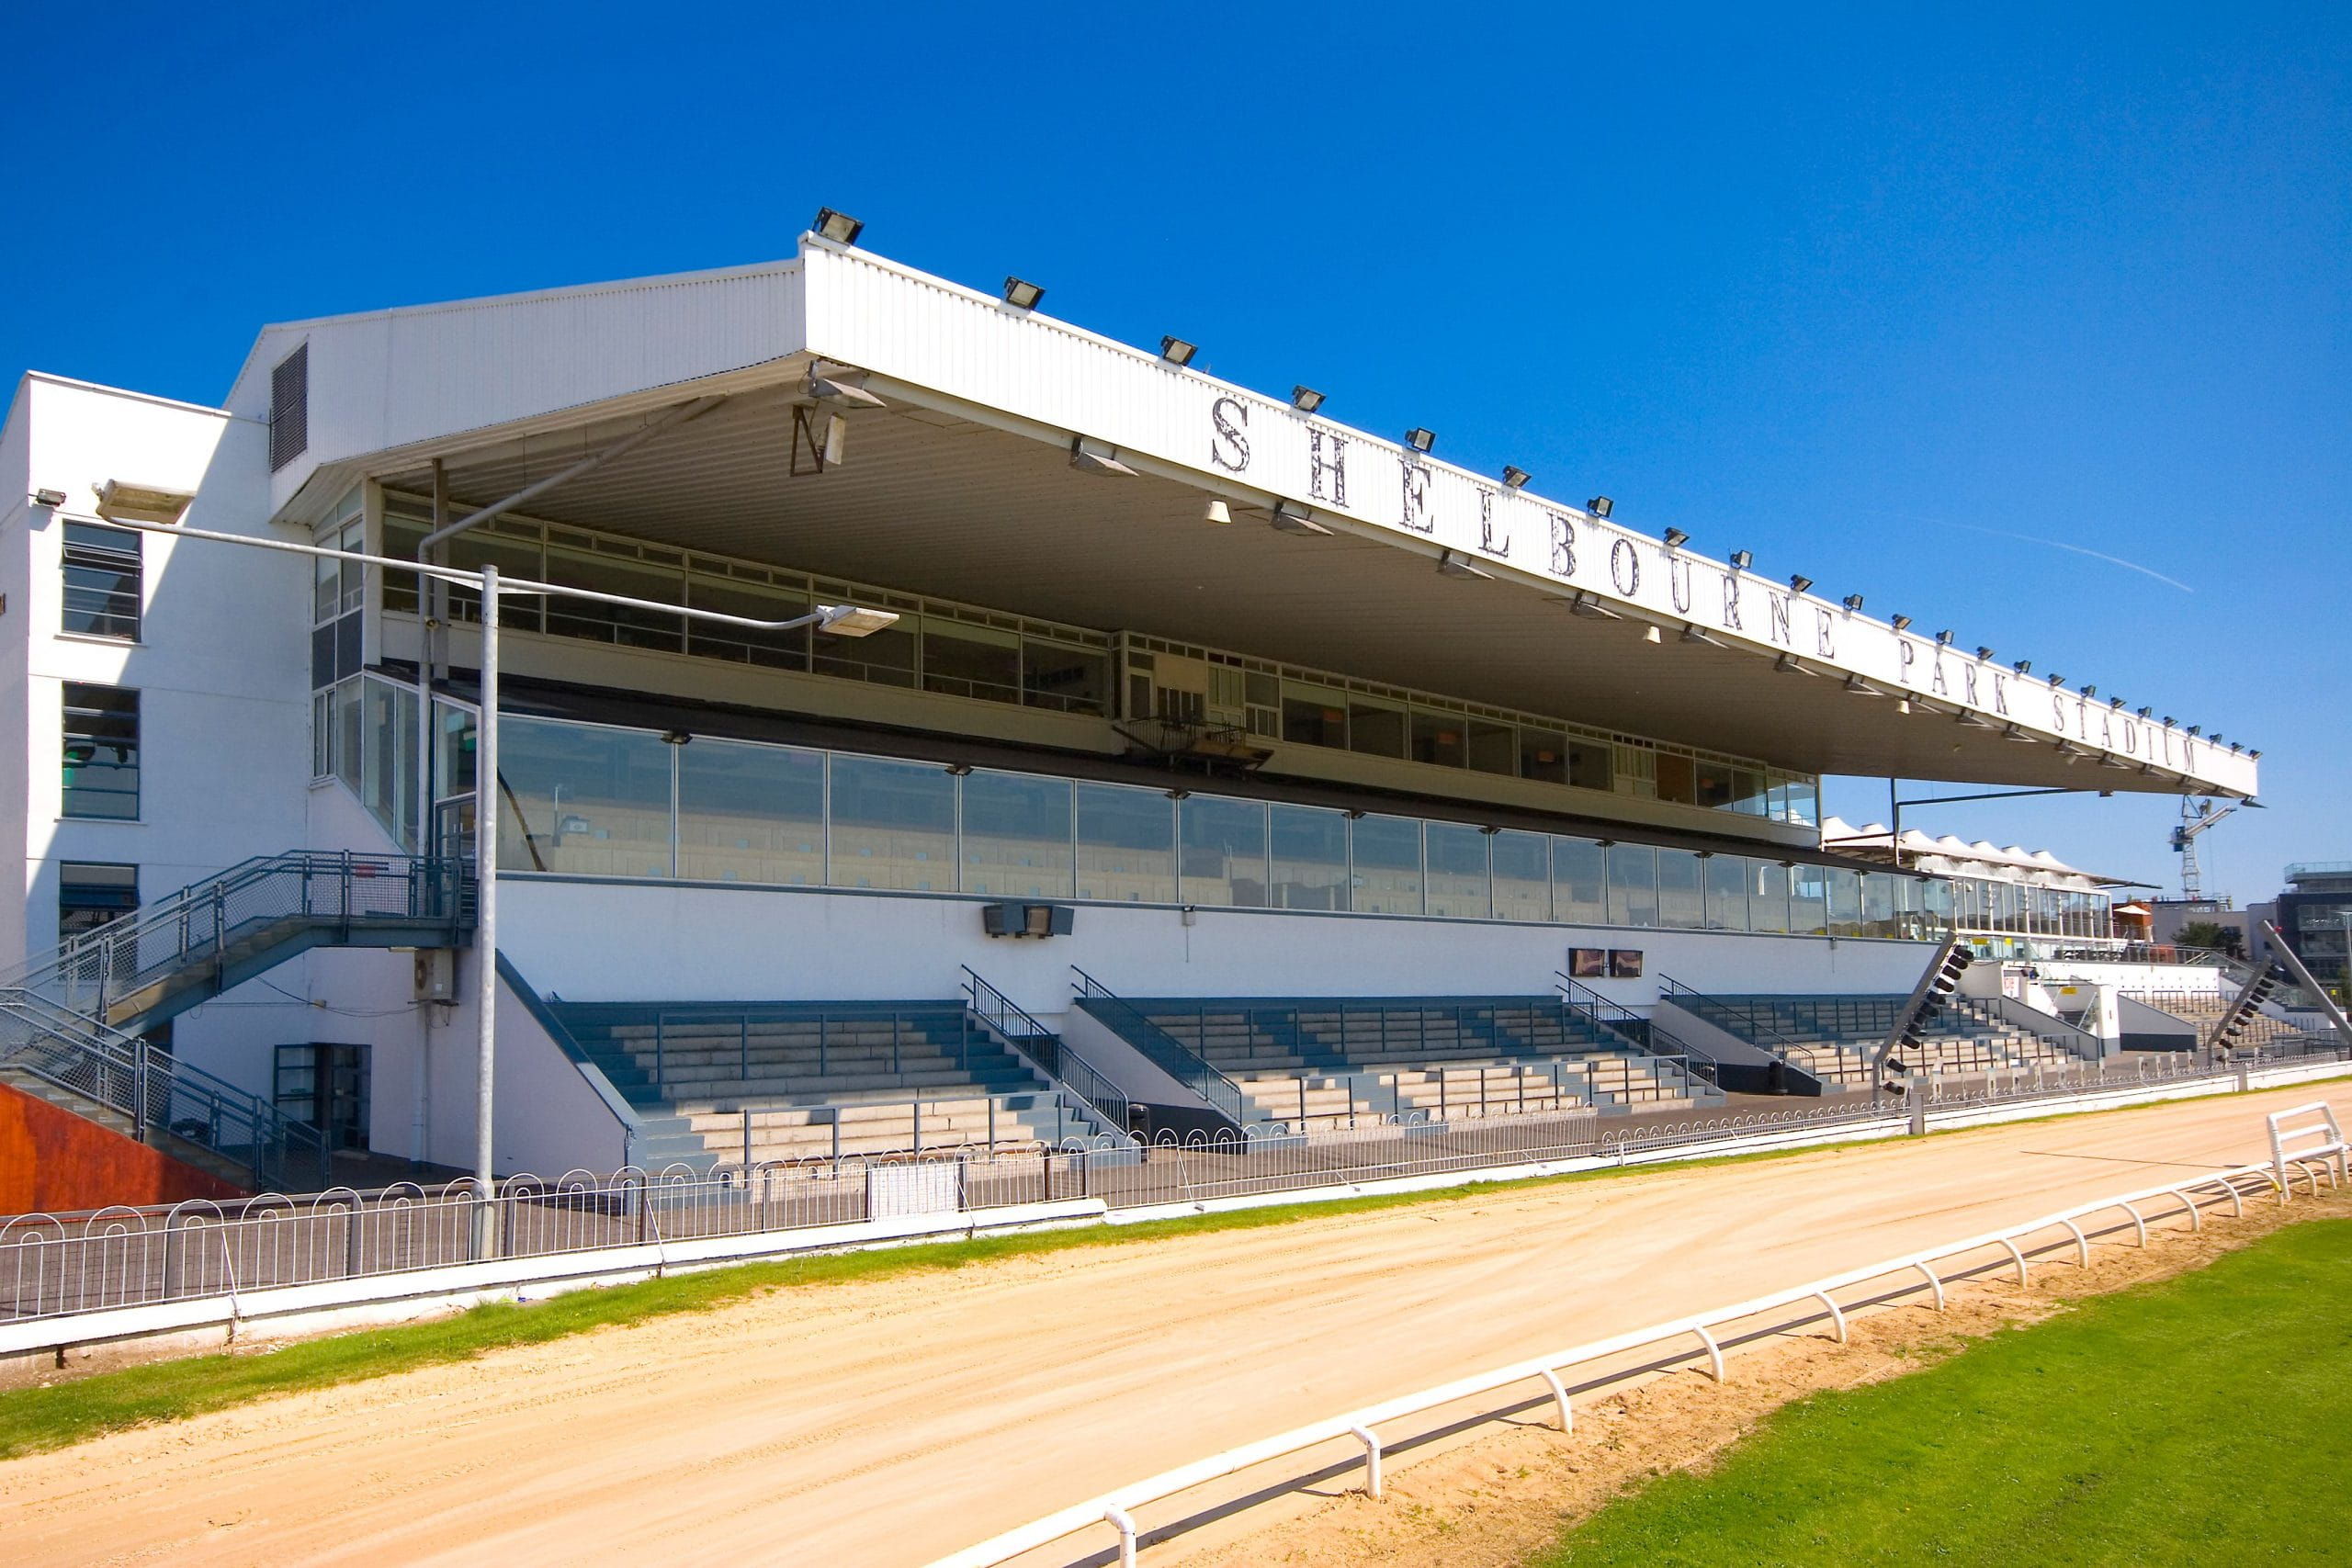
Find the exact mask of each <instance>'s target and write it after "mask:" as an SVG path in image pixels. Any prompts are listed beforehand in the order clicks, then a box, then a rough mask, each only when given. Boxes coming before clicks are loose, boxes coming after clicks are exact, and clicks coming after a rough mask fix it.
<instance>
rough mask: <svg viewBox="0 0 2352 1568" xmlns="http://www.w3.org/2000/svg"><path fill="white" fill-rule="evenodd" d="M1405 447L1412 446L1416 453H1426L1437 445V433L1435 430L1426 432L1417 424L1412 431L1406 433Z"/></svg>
mask: <svg viewBox="0 0 2352 1568" xmlns="http://www.w3.org/2000/svg"><path fill="white" fill-rule="evenodd" d="M1405 445H1406V446H1410V447H1411V448H1412V449H1413V450H1414V451H1416V452H1426V451H1428V450H1429V449H1430V447H1432V446H1436V445H1437V432H1436V431H1434V430H1424V429H1423V428H1422V427H1421V426H1419V425H1418V424H1417V425H1415V426H1413V428H1412V429H1410V430H1408V431H1407V432H1405Z"/></svg>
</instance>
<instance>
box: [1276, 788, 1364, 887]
mask: <svg viewBox="0 0 2352 1568" xmlns="http://www.w3.org/2000/svg"><path fill="white" fill-rule="evenodd" d="M1272 845H1273V860H1274V874H1273V888H1272V898H1271V899H1270V902H1271V903H1272V906H1273V907H1274V908H1277V909H1344V908H1347V907H1348V818H1347V813H1345V812H1343V811H1326V810H1324V809H1322V808H1321V807H1313V806H1277V807H1274V808H1273V825H1272Z"/></svg>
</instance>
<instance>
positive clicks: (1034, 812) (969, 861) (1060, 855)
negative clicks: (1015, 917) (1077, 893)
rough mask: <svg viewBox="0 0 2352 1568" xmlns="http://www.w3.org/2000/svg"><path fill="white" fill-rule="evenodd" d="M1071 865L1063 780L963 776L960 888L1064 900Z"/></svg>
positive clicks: (1067, 786)
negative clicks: (961, 879)
mask: <svg viewBox="0 0 2352 1568" xmlns="http://www.w3.org/2000/svg"><path fill="white" fill-rule="evenodd" d="M1074 864H1075V851H1074V850H1073V848H1072V846H1071V843H1070V783H1069V780H1068V779H1046V778H1037V777H1034V776H1032V775H1030V774H1026V773H969V774H967V775H966V776H965V779H964V891H965V892H967V893H992V894H995V895H997V896H999V897H1013V898H1067V897H1069V896H1070V888H1071V886H1073V884H1072V880H1071V868H1072V866H1073V865H1074Z"/></svg>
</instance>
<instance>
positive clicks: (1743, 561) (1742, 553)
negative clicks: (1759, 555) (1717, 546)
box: [1731, 550, 1756, 571]
mask: <svg viewBox="0 0 2352 1568" xmlns="http://www.w3.org/2000/svg"><path fill="white" fill-rule="evenodd" d="M1755 564H1756V552H1755V551H1754V550H1734V551H1732V553H1731V569H1732V570H1734V571H1746V570H1747V569H1748V568H1749V567H1751V566H1754V565H1755Z"/></svg>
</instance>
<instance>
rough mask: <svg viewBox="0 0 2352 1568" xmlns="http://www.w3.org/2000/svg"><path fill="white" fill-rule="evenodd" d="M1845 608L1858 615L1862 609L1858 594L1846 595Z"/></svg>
mask: <svg viewBox="0 0 2352 1568" xmlns="http://www.w3.org/2000/svg"><path fill="white" fill-rule="evenodd" d="M1846 608H1847V609H1848V610H1849V611H1851V612H1854V613H1856V614H1860V611H1861V608H1862V596H1861V595H1860V594H1859V593H1849V594H1847V595H1846Z"/></svg>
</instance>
